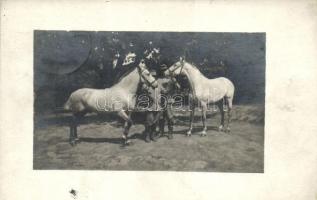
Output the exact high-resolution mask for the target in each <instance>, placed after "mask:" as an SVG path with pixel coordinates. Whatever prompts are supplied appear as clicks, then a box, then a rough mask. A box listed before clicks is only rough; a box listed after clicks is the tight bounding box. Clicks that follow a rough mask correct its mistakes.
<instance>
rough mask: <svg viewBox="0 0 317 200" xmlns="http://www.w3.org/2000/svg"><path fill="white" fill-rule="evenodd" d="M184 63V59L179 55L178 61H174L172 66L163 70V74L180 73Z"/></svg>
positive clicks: (174, 74)
mask: <svg viewBox="0 0 317 200" xmlns="http://www.w3.org/2000/svg"><path fill="white" fill-rule="evenodd" d="M184 65H185V60H184V59H183V58H182V57H181V58H180V61H178V62H176V63H174V64H173V65H172V66H170V67H169V68H168V69H167V70H165V71H164V75H165V76H172V77H175V76H177V75H180V74H182V72H183V68H184Z"/></svg>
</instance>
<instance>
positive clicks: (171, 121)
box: [166, 106, 174, 139]
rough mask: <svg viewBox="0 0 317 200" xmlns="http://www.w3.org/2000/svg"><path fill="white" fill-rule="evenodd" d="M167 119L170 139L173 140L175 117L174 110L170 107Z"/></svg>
mask: <svg viewBox="0 0 317 200" xmlns="http://www.w3.org/2000/svg"><path fill="white" fill-rule="evenodd" d="M166 119H167V126H168V136H167V138H168V139H173V126H174V116H173V111H172V108H171V107H170V106H169V107H168V108H167V110H166Z"/></svg>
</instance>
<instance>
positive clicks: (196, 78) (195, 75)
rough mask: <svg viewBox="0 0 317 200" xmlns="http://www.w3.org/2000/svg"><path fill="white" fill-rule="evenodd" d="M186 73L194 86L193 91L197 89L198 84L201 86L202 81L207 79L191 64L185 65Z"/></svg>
mask: <svg viewBox="0 0 317 200" xmlns="http://www.w3.org/2000/svg"><path fill="white" fill-rule="evenodd" d="M184 73H185V75H186V76H187V78H188V81H189V82H190V84H191V86H192V90H194V89H195V87H196V86H197V84H199V82H201V81H202V79H206V77H205V76H204V75H203V74H202V73H200V71H199V70H198V69H196V68H194V67H192V66H191V65H190V64H189V63H185V66H184Z"/></svg>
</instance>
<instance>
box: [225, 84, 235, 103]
mask: <svg viewBox="0 0 317 200" xmlns="http://www.w3.org/2000/svg"><path fill="white" fill-rule="evenodd" d="M226 82H227V94H226V95H225V97H224V98H225V102H226V104H227V105H226V106H228V108H229V109H231V108H232V102H233V97H234V90H235V88H234V85H233V83H232V82H231V81H230V80H229V79H227V81H226Z"/></svg>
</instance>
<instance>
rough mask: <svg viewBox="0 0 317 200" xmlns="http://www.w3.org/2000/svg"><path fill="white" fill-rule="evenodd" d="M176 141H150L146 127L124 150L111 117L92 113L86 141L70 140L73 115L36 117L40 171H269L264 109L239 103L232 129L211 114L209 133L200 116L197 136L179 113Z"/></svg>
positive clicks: (84, 128) (82, 132)
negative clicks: (221, 129) (202, 134)
mask: <svg viewBox="0 0 317 200" xmlns="http://www.w3.org/2000/svg"><path fill="white" fill-rule="evenodd" d="M176 116H177V117H176V125H175V127H174V129H175V134H174V139H173V140H168V139H167V138H166V137H163V138H160V139H159V140H158V141H157V142H152V143H145V142H144V141H143V138H142V131H143V130H144V126H143V125H142V124H136V125H134V126H133V127H132V128H131V130H130V136H131V140H132V142H133V145H131V146H129V147H126V148H122V147H121V145H120V142H121V139H120V138H121V133H122V126H121V123H118V122H117V120H116V119H115V118H114V117H111V115H110V116H109V115H106V116H103V117H100V116H96V115H90V116H87V117H86V118H85V120H83V122H82V124H81V126H79V128H78V134H79V137H80V138H81V143H80V144H78V145H77V146H75V147H71V146H70V145H69V144H68V137H69V127H68V125H67V124H68V121H69V119H70V117H69V115H45V116H37V117H36V118H35V127H34V163H33V164H34V166H33V167H34V169H81V170H92V169H96V170H146V171H147V170H170V171H212V172H258V173H259V172H263V167H264V163H263V162H264V123H263V121H264V108H263V106H260V105H257V106H255V105H244V106H235V108H234V111H233V122H232V126H231V133H229V134H227V133H223V132H218V131H217V127H218V125H219V121H220V116H219V114H209V115H208V120H207V124H208V131H207V137H200V136H199V135H198V133H199V131H200V130H201V121H200V113H199V112H196V115H195V128H194V133H193V136H192V137H186V136H185V133H186V131H187V128H188V120H189V117H188V113H177V114H176Z"/></svg>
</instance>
